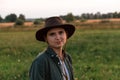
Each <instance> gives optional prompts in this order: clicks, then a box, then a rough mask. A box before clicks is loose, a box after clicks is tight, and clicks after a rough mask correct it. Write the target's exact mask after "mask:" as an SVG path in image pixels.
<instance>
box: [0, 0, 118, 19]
mask: <svg viewBox="0 0 120 80" xmlns="http://www.w3.org/2000/svg"><path fill="white" fill-rule="evenodd" d="M115 11H117V12H120V0H0V16H1V17H3V18H4V17H5V16H6V15H9V14H11V13H15V14H16V15H17V16H19V14H24V15H25V17H26V18H46V17H51V16H60V15H66V14H68V13H72V14H73V15H78V16H80V15H81V14H82V13H97V12H100V13H109V12H115Z"/></svg>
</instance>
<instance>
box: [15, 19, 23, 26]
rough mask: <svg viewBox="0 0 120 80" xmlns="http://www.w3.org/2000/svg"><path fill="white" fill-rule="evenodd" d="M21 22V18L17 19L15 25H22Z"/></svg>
mask: <svg viewBox="0 0 120 80" xmlns="http://www.w3.org/2000/svg"><path fill="white" fill-rule="evenodd" d="M23 24H24V21H23V20H21V19H17V20H16V22H15V25H23Z"/></svg>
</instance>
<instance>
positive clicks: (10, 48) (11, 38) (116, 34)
mask: <svg viewBox="0 0 120 80" xmlns="http://www.w3.org/2000/svg"><path fill="white" fill-rule="evenodd" d="M34 35H35V31H34V30H33V31H32V30H30V31H28V30H24V31H0V80H28V79H29V78H28V71H29V68H30V65H31V63H32V61H33V60H34V58H35V57H36V56H37V54H38V53H39V52H41V51H42V50H44V49H45V47H46V44H44V43H42V42H39V41H36V39H35V36H34ZM119 41H120V29H118V30H117V29H114V30H112V29H106V30H79V29H78V30H77V31H76V32H75V34H74V36H72V37H71V38H70V39H69V41H68V42H67V48H66V50H67V51H68V52H69V53H70V55H71V57H72V58H73V69H74V73H75V74H74V75H75V78H76V80H120V77H119V75H120V42H119Z"/></svg>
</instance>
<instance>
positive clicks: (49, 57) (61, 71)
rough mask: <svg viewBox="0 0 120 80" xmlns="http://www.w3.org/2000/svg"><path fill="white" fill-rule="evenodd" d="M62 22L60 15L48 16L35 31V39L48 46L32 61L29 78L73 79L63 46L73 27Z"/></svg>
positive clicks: (36, 79) (69, 62)
mask: <svg viewBox="0 0 120 80" xmlns="http://www.w3.org/2000/svg"><path fill="white" fill-rule="evenodd" d="M63 22H64V21H63V20H62V18H60V17H50V18H48V19H46V20H45V25H44V27H43V28H41V29H39V30H38V31H37V32H36V39H37V40H38V41H43V42H46V43H47V44H48V47H47V49H46V50H45V51H44V52H42V53H40V55H39V56H37V58H36V59H35V60H34V61H33V63H32V65H31V68H30V80H74V77H73V69H72V60H71V57H70V56H69V55H68V53H67V52H66V51H65V50H64V48H63V47H64V45H65V44H66V42H67V39H68V38H70V37H71V36H72V35H73V33H74V31H75V27H74V26H73V25H72V24H65V23H63Z"/></svg>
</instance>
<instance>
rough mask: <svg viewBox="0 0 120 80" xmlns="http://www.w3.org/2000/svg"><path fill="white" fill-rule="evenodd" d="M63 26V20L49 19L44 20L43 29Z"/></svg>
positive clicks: (57, 18) (58, 18)
mask: <svg viewBox="0 0 120 80" xmlns="http://www.w3.org/2000/svg"><path fill="white" fill-rule="evenodd" d="M62 24H63V19H62V18H60V17H51V18H48V19H46V20H45V26H44V27H51V26H59V25H62Z"/></svg>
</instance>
